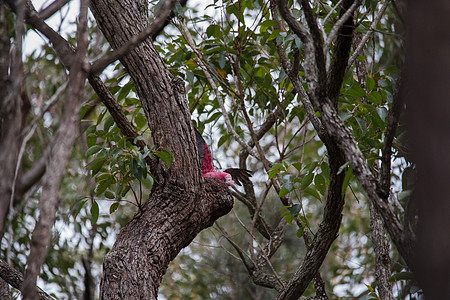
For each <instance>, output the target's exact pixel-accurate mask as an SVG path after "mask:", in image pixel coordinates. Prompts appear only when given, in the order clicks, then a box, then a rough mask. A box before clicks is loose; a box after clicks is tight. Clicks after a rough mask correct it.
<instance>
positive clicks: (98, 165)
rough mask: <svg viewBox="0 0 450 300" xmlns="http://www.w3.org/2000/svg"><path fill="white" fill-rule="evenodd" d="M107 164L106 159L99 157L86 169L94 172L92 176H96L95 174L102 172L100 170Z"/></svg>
mask: <svg viewBox="0 0 450 300" xmlns="http://www.w3.org/2000/svg"><path fill="white" fill-rule="evenodd" d="M105 162H106V157H104V156H97V157H96V158H95V159H94V160H93V161H91V162H90V163H89V164H88V165H87V166H86V167H87V168H88V170H91V171H92V175H95V174H97V173H98V172H99V171H100V169H101V168H102V167H103V165H104V164H105Z"/></svg>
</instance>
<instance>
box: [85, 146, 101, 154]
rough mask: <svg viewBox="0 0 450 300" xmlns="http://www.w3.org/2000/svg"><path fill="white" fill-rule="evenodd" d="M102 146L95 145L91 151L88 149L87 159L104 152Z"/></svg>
mask: <svg viewBox="0 0 450 300" xmlns="http://www.w3.org/2000/svg"><path fill="white" fill-rule="evenodd" d="M102 148H103V147H102V146H100V145H93V146H92V147H90V148H89V149H87V151H86V157H89V156H91V155H92V154H95V153H97V152H98V151H100V150H102Z"/></svg>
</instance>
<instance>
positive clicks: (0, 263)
mask: <svg viewBox="0 0 450 300" xmlns="http://www.w3.org/2000/svg"><path fill="white" fill-rule="evenodd" d="M0 277H1V278H2V279H3V280H4V281H5V282H7V283H8V284H10V285H11V286H12V287H14V288H16V289H18V290H21V289H22V284H23V275H22V273H20V272H19V271H17V270H16V269H13V268H11V267H10V266H9V265H8V264H7V263H6V262H5V261H4V260H3V259H0ZM36 288H37V289H38V294H39V299H41V300H55V298H53V297H51V296H50V295H48V294H47V293H45V292H44V291H43V290H41V289H40V288H39V287H36Z"/></svg>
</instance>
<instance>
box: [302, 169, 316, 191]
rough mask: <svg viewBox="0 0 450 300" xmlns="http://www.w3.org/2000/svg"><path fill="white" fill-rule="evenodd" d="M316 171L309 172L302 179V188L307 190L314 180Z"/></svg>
mask: <svg viewBox="0 0 450 300" xmlns="http://www.w3.org/2000/svg"><path fill="white" fill-rule="evenodd" d="M313 178H314V173H312V172H311V173H309V174H307V175H306V176H305V177H303V179H302V183H301V184H300V189H301V190H305V189H306V188H307V187H308V186H309V185H310V184H311V182H312V181H313Z"/></svg>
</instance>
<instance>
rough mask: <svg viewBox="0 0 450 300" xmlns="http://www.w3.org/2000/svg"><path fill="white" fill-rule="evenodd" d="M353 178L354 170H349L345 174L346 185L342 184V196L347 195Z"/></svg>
mask: <svg viewBox="0 0 450 300" xmlns="http://www.w3.org/2000/svg"><path fill="white" fill-rule="evenodd" d="M352 178H353V172H352V168H348V170H347V172H345V177H344V183H343V184H342V196H344V195H345V191H346V190H347V187H348V186H349V183H350V180H351V179H352Z"/></svg>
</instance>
